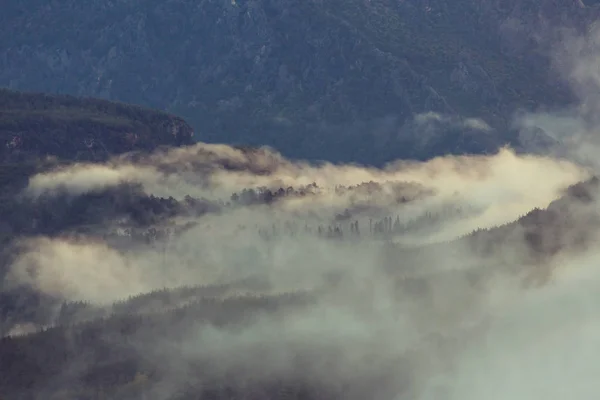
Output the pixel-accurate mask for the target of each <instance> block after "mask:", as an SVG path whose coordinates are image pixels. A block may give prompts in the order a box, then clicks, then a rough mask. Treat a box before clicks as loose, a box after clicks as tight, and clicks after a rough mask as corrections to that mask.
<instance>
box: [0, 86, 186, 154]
mask: <svg viewBox="0 0 600 400" xmlns="http://www.w3.org/2000/svg"><path fill="white" fill-rule="evenodd" d="M192 135H193V131H192V129H191V128H190V126H189V125H188V124H187V123H186V122H185V121H184V120H183V119H181V118H179V117H176V116H173V115H170V114H167V113H165V112H161V111H156V110H151V109H146V108H142V107H137V106H132V105H128V104H123V103H115V102H111V101H107V100H101V99H93V98H76V97H72V96H65V95H62V96H59V95H49V94H42V93H23V92H17V91H11V90H6V89H0V143H2V146H1V147H0V160H1V161H3V162H18V161H23V160H26V159H28V158H32V157H33V158H43V157H46V156H55V157H58V158H60V159H63V160H72V161H104V160H107V159H108V158H109V157H110V156H113V155H116V154H121V153H125V152H128V151H134V150H145V151H150V150H154V149H156V148H157V147H158V146H160V145H165V146H178V145H185V144H190V143H192Z"/></svg>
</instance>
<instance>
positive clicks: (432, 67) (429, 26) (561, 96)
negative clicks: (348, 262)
mask: <svg viewBox="0 0 600 400" xmlns="http://www.w3.org/2000/svg"><path fill="white" fill-rule="evenodd" d="M5 3H6V4H4V5H3V12H2V15H0V27H1V28H0V32H1V34H0V85H3V86H6V87H10V88H15V89H25V90H36V91H49V92H57V93H69V94H75V95H86V96H90V95H91V96H99V97H104V98H108V99H115V100H120V101H125V102H132V103H138V104H142V105H146V106H152V107H156V108H162V109H165V110H169V111H175V112H177V113H178V114H180V115H183V116H184V117H186V119H187V120H189V121H190V123H191V124H192V125H193V126H194V128H195V130H196V131H197V133H198V135H197V138H198V139H200V140H203V141H209V142H229V143H244V144H251V145H255V144H268V145H272V146H275V147H276V148H278V149H279V150H281V151H282V152H283V153H284V154H285V155H288V156H292V157H307V158H313V159H315V158H324V159H329V160H332V161H342V160H343V161H358V162H367V163H376V164H377V163H381V162H385V161H388V160H390V159H394V158H398V157H413V158H427V157H430V156H432V155H436V154H440V153H445V152H448V151H450V152H454V153H461V152H486V151H489V150H491V149H494V148H495V147H496V146H497V145H498V144H501V143H504V142H514V141H515V140H516V136H514V135H513V136H511V135H510V134H507V133H506V132H505V129H504V128H506V127H507V121H508V119H509V118H510V116H511V115H512V113H513V112H514V110H515V109H516V108H519V107H525V108H532V107H535V106H537V105H538V104H540V103H542V104H546V105H555V104H564V103H567V102H569V101H570V100H571V98H570V94H569V92H568V91H567V90H566V89H565V88H564V87H561V86H560V85H558V84H556V83H555V77H554V76H552V74H550V73H549V70H548V59H547V57H546V56H547V52H546V50H547V46H548V43H540V41H539V35H540V33H542V34H544V35H545V34H546V33H548V31H551V30H552V29H553V28H556V27H560V26H563V25H567V24H575V25H576V26H580V27H583V26H585V23H586V21H587V20H591V19H593V15H592V14H593V13H594V12H596V10H595V8H594V7H592V4H591V2H589V1H588V2H587V6H586V4H584V3H585V2H584V3H582V2H580V1H572V0H564V1H559V0H546V1H542V2H539V1H535V2H534V1H529V0H511V1H497V0H486V1H473V0H454V1H452V2H450V1H447V0H419V1H391V0H344V1H341V0H326V1H323V0H310V1H302V2H292V1H289V0H278V1H273V0H202V1H191V0H180V1H158V0H150V1H144V2H142V1H139V0H136V1H123V0H114V1H109V2H105V1H99V0H85V1H75V0H63V1H57V2H51V3H47V2H42V1H32V2H27V4H25V3H22V2H19V1H16V0H9V1H7V2H5ZM548 27H550V28H552V29H548ZM430 111H433V112H438V113H444V114H448V115H450V116H453V118H456V119H457V120H458V121H459V122H458V123H454V124H449V125H450V128H449V129H446V130H442V131H441V133H440V132H438V131H439V129H438V130H435V132H436V134H435V135H433V137H429V136H428V137H426V138H425V139H423V138H422V137H421V136H422V135H421V133H419V134H418V135H416V136H417V137H415V133H414V132H415V129H413V128H414V126H412V125H411V124H407V122H410V121H411V118H412V117H413V116H414V115H417V114H420V113H425V112H430ZM469 117H481V118H484V119H485V120H486V121H487V123H488V124H490V125H491V127H492V128H495V129H496V132H494V133H493V134H490V133H489V132H488V134H484V135H481V134H479V133H481V132H480V131H481V130H480V129H466V131H467V132H466V133H465V129H464V128H465V127H464V124H461V123H460V121H461V118H469ZM446 128H447V127H446ZM500 132H501V133H500ZM440 135H441V136H440ZM430 136H431V135H430Z"/></svg>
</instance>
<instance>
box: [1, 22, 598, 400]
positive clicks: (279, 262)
mask: <svg viewBox="0 0 600 400" xmlns="http://www.w3.org/2000/svg"><path fill="white" fill-rule="evenodd" d="M597 38H598V31H597V30H593V31H592V32H591V33H590V36H589V37H586V38H570V39H569V41H567V42H566V43H567V44H568V45H569V46H572V47H569V52H574V53H573V54H570V53H569V57H571V58H570V60H578V61H577V62H573V63H562V64H560V66H561V68H565V71H566V72H565V73H566V75H567V76H568V77H569V79H572V80H573V81H574V88H575V90H577V91H578V93H580V97H581V104H580V105H578V106H576V107H572V108H570V109H567V110H558V111H548V110H545V111H544V112H529V113H524V114H523V113H522V114H520V116H519V117H518V119H516V120H515V125H516V126H518V127H520V128H521V129H542V130H543V131H544V132H545V133H546V134H547V135H549V136H551V137H553V138H555V139H556V140H557V141H558V142H559V143H560V145H561V146H562V149H563V150H565V151H564V153H561V154H562V155H565V154H566V157H564V156H561V157H559V156H558V153H553V154H550V155H518V154H516V153H515V152H514V151H513V150H512V149H510V148H502V149H500V150H499V151H498V153H496V154H492V155H486V156H446V157H439V158H435V159H433V160H430V161H427V162H400V161H399V162H396V163H391V164H389V165H388V166H386V167H385V168H382V169H376V168H371V167H364V166H359V165H334V164H327V163H323V164H310V163H303V162H292V161H289V160H286V159H284V158H283V157H282V156H281V155H279V154H278V153H276V152H275V151H273V150H271V149H268V148H264V149H254V150H249V149H236V148H232V147H229V146H225V145H209V144H204V143H199V144H197V145H195V146H191V147H187V148H180V149H171V150H160V151H157V152H155V153H153V154H150V155H143V154H129V155H125V156H120V157H116V158H114V159H112V160H110V161H109V162H107V163H106V164H103V165H96V164H75V165H72V166H68V167H62V168H61V169H59V170H53V171H47V172H44V173H42V174H40V175H37V176H35V177H33V178H32V179H31V181H30V184H29V186H28V187H27V188H26V189H25V192H24V193H23V194H24V195H25V196H27V197H32V198H36V197H39V196H41V195H42V194H44V195H50V196H52V194H53V193H59V192H60V190H66V191H67V192H69V193H70V194H72V195H73V196H76V195H79V194H82V193H86V192H89V191H93V190H100V189H102V188H106V187H112V186H116V185H118V184H119V183H122V182H132V183H140V184H141V185H142V188H143V189H144V191H145V192H146V193H147V194H153V195H156V196H161V197H168V196H173V197H174V198H176V199H184V198H185V196H186V195H191V196H195V197H203V198H208V199H213V200H220V201H222V202H223V203H224V204H225V203H226V202H228V201H229V200H230V199H231V197H230V196H231V195H232V193H234V192H240V191H242V190H243V189H246V188H253V189H256V188H260V187H267V188H270V189H273V190H277V189H279V188H283V189H286V188H287V187H289V186H292V187H294V188H301V187H303V186H306V185H311V184H312V183H315V184H316V186H314V191H313V192H311V193H310V194H308V195H306V196H300V197H297V196H292V197H289V198H288V197H285V198H282V199H280V200H278V201H277V202H274V203H272V204H253V205H243V206H237V207H236V206H226V207H224V208H223V209H222V210H221V211H219V212H215V213H210V214H207V215H202V216H200V217H190V216H185V217H184V216H175V217H173V218H172V220H171V221H170V222H172V223H173V224H174V225H175V224H177V223H181V222H184V221H185V222H194V225H193V227H191V228H190V229H187V230H185V232H183V233H181V234H179V235H172V236H170V237H169V239H165V240H162V241H158V240H157V241H154V242H152V243H150V244H148V245H145V246H143V245H131V246H113V245H111V243H110V242H108V241H105V240H103V239H102V238H101V235H99V234H98V235H89V236H85V235H82V236H81V235H80V236H78V237H75V236H73V235H66V234H65V235H63V236H55V237H35V238H23V239H22V240H21V242H20V245H21V246H22V249H23V252H22V253H21V254H20V255H19V256H18V257H17V258H16V259H15V261H14V262H13V263H12V265H11V267H10V270H9V273H8V275H7V278H6V280H7V282H8V286H9V287H18V286H19V285H24V286H26V287H29V288H33V289H35V290H37V291H39V292H42V293H44V294H47V295H50V296H53V297H56V298H59V299H61V300H68V301H86V302H90V303H92V304H94V305H98V306H109V305H110V304H112V303H113V302H115V301H119V300H124V299H126V298H128V297H130V296H135V295H139V294H141V293H146V292H151V291H153V290H157V289H163V288H177V287H180V286H183V285H213V284H229V283H235V282H238V281H242V280H244V279H254V280H255V281H258V282H261V283H262V285H259V286H257V287H249V286H248V287H244V286H241V287H240V289H238V292H236V293H228V294H227V296H230V297H231V298H236V296H240V295H247V294H251V295H259V296H272V295H277V294H281V293H298V292H306V293H309V294H310V296H311V300H312V301H311V302H309V303H308V304H305V305H302V306H298V307H289V308H285V309H283V310H279V311H276V312H272V313H267V312H265V313H262V314H261V313H258V314H257V315H252V316H248V317H247V318H248V320H247V321H245V322H244V323H243V324H241V325H236V326H235V327H234V328H231V327H229V328H224V327H219V326H217V325H216V324H211V323H207V322H205V321H192V322H193V323H192V326H193V328H191V329H189V330H187V331H185V332H177V337H176V338H173V337H169V336H164V337H163V336H161V337H151V338H150V339H148V338H145V339H144V340H140V342H139V343H136V346H137V347H136V348H137V350H138V351H139V352H140V354H143V355H144V357H145V358H146V359H149V360H152V361H153V362H154V363H155V364H156V365H158V366H159V367H160V368H161V369H162V373H163V376H165V377H167V378H166V379H163V380H162V381H161V382H157V383H155V386H153V390H152V393H151V394H150V395H149V397H148V398H151V399H153V400H154V399H156V400H158V399H166V398H172V396H173V395H174V393H177V392H178V391H179V390H180V389H181V388H182V387H189V385H191V383H192V382H197V381H198V380H202V379H204V380H210V379H213V378H214V379H217V378H218V377H222V376H228V377H231V376H235V377H236V378H235V379H239V380H240V381H245V380H251V379H259V380H260V379H267V378H269V379H272V378H273V377H280V378H281V379H284V378H287V379H296V378H297V379H300V378H302V379H309V380H311V381H315V382H319V383H320V384H322V385H325V386H327V387H329V388H331V390H337V389H340V388H344V387H346V386H348V387H351V388H352V391H351V392H349V393H348V392H345V396H346V397H345V398H356V399H362V398H371V399H382V400H383V399H385V400H403V399H418V400H429V399H436V400H440V399H444V400H475V399H523V400H524V399H528V400H529V399H546V400H547V399H563V398H566V397H572V398H592V397H593V396H594V395H595V394H596V392H597V391H598V389H599V385H598V384H597V383H595V382H596V378H597V374H598V372H600V364H599V363H598V361H597V360H598V359H599V358H600V350H599V349H600V347H598V339H597V338H598V334H599V333H600V321H599V320H598V317H597V313H596V312H595V308H594V306H595V304H597V302H598V300H600V298H598V297H599V296H600V295H598V293H600V274H599V273H598V260H599V254H598V251H597V250H596V249H595V248H594V247H593V243H595V242H597V239H598V225H597V223H596V222H597V220H598V218H599V217H600V216H599V215H598V203H597V200H598V197H597V194H598V193H597V191H596V190H591V191H590V198H589V199H587V200H586V201H587V203H585V205H581V204H579V203H577V201H580V200H578V199H577V198H575V197H571V198H569V197H564V196H565V189H566V188H567V187H568V186H569V185H573V184H576V183H578V182H581V181H583V180H585V179H588V178H589V177H590V176H592V175H593V174H595V173H597V172H598V168H597V167H598V165H597V162H596V161H595V158H594V157H591V155H593V154H595V153H593V152H594V151H595V150H594V149H597V147H595V146H597V144H596V141H597V137H596V131H597V127H598V125H596V124H597V121H596V119H595V114H594V113H591V112H590V107H592V105H594V107H595V104H596V103H595V99H596V96H597V94H596V90H597V89H599V88H600V85H599V84H598V82H600V81H598V80H597V79H596V75H597V71H598V70H597V68H595V66H597V65H596V64H597V63H596V58H597V57H596V55H597V53H589V52H588V50H590V49H595V47H594V46H595V45H596V41H597ZM573 46H574V47H573ZM590 46H591V47H590ZM564 51H566V50H564ZM564 51H563V50H560V51H559V55H561V56H563V57H564V56H565V53H564ZM594 51H596V50H594ZM595 109H596V108H593V110H595ZM428 120H435V121H437V122H440V121H441V122H444V118H443V117H441V116H437V115H434V114H428V115H425V116H422V118H421V119H420V121H421V123H423V124H426V123H427V121H428ZM452 123H456V121H454V120H452ZM464 124H467V125H469V126H476V127H477V129H480V130H484V131H485V130H487V128H486V127H487V125H486V124H485V122H483V121H479V120H475V119H473V120H466V121H464ZM368 182H375V183H379V184H380V185H381V186H380V187H379V188H378V189H377V190H373V191H370V190H360V189H357V188H352V187H354V186H356V185H360V184H363V183H368ZM340 186H341V187H343V188H340ZM557 199H562V200H561V203H560V204H559V205H561V207H562V206H563V205H564V207H562V208H561V207H559V206H556V204H557V203H554V205H555V209H553V210H551V211H546V212H547V214H543V215H545V216H546V217H545V218H546V219H543V218H540V221H539V222H536V223H535V226H534V227H533V228H532V227H531V226H530V225H520V224H517V223H514V222H515V221H517V220H518V219H519V218H520V217H522V216H524V215H525V214H527V213H528V212H530V211H531V210H533V209H535V208H540V209H545V208H546V207H548V206H549V205H550V204H551V203H552V202H553V201H555V200H557ZM444 207H450V208H453V207H454V208H458V209H461V210H464V212H461V213H458V214H456V215H453V216H452V217H447V218H446V219H442V220H441V221H437V222H436V225H432V227H430V229H429V230H427V229H425V228H427V226H426V225H427V224H430V222H428V221H429V220H427V219H423V221H424V222H422V225H423V226H419V228H423V229H424V230H423V229H421V230H414V231H411V230H410V229H408V230H405V231H403V232H402V234H393V235H392V234H389V235H380V236H377V235H376V234H374V233H373V232H372V230H373V226H372V223H373V221H374V220H375V221H377V220H378V219H381V218H384V217H388V216H391V217H393V218H396V217H398V220H399V221H402V223H404V222H410V221H414V220H418V218H419V217H421V216H427V215H429V214H432V213H433V214H436V213H439V212H440V210H441V209H444ZM346 210H350V211H349V218H348V219H346V220H343V219H341V220H340V219H336V216H337V215H338V214H340V213H343V212H345V211H346ZM555 212H556V213H564V214H563V215H562V217H560V218H563V219H560V218H559V217H556V215H555V214H553V213H555ZM555 219H558V220H559V221H561V222H559V223H563V222H565V221H566V222H565V226H564V227H563V226H560V227H559V228H561V229H558V228H557V227H556V226H552V223H553V221H554V220H555ZM354 221H357V222H359V226H360V232H361V233H360V235H358V234H354V235H353V234H350V233H349V230H350V228H349V226H350V224H351V223H352V222H354ZM548 221H549V222H548ZM286 223H288V224H291V225H289V226H297V227H298V229H297V230H293V229H292V231H290V232H289V233H285V234H284V233H282V232H283V231H284V230H285V227H286ZM567 223H568V224H567ZM547 225H548V226H547ZM116 226H117V225H116V223H115V228H116ZM320 226H322V227H324V229H325V230H327V227H329V226H333V227H341V229H342V230H343V233H344V237H343V239H339V238H338V239H331V238H325V237H322V236H319V235H317V234H316V233H315V232H316V230H317V228H318V227H320ZM500 226H503V227H502V228H501V229H504V230H502V232H506V231H508V232H509V234H506V235H505V234H502V235H500V234H499V233H498V232H500V231H501V229H500V228H498V227H500ZM352 229H354V228H352ZM478 229H489V232H488V233H489V234H488V235H487V236H483V238H482V239H479V240H480V241H483V242H486V241H487V242H489V243H487V242H486V243H484V244H489V245H490V246H491V245H497V246H499V249H500V250H496V251H488V252H481V251H476V250H475V249H474V246H471V242H469V241H468V240H466V239H465V238H464V236H465V235H468V234H470V233H471V232H472V231H475V230H478ZM264 230H267V231H268V232H271V233H273V232H274V231H277V232H279V234H277V235H275V234H273V235H272V236H271V237H268V238H265V237H264V235H261V234H259V233H260V232H262V231H264ZM538 231H539V232H541V233H542V234H540V237H542V240H541V241H542V242H543V240H549V241H552V243H555V244H558V245H557V246H555V247H556V250H555V251H552V252H548V253H547V254H545V253H543V251H544V250H542V251H540V250H535V249H534V250H532V249H531V248H532V247H533V245H531V243H530V242H531V240H529V241H528V239H527V238H528V237H530V236H531V235H533V234H536V233H539V232H538ZM350 232H354V231H353V230H352V231H350ZM543 234H547V235H548V237H550V238H548V237H547V236H544V235H543ZM461 238H462V239H461ZM574 238H576V239H574ZM459 239H461V240H459ZM467 239H469V237H467ZM579 242H581V243H583V244H582V245H580V246H576V245H574V243H579ZM589 243H592V245H589ZM479 244H481V243H479ZM543 244H544V243H542V245H543ZM542 248H543V249H545V248H544V247H543V246H542ZM535 252H537V253H536V254H535V257H533V256H531V254H533V253H535ZM539 253H542V254H539ZM531 277H537V278H539V279H537V280H535V283H536V284H531V282H532V279H531ZM23 326H25V325H23ZM20 327H21V325H19V326H16V327H15V329H16V330H15V332H16V331H17V330H19V329H20V330H23V329H21V328H20ZM17 328H19V329H17ZM28 329H30V327H29V328H28ZM107 341H108V342H110V340H109V339H107ZM199 360H202V361H206V360H209V362H210V365H211V369H210V370H206V371H203V373H204V375H203V378H202V379H201V378H200V377H199V376H198V370H197V369H194V368H193V367H192V365H194V363H195V362H198V361H199Z"/></svg>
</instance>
